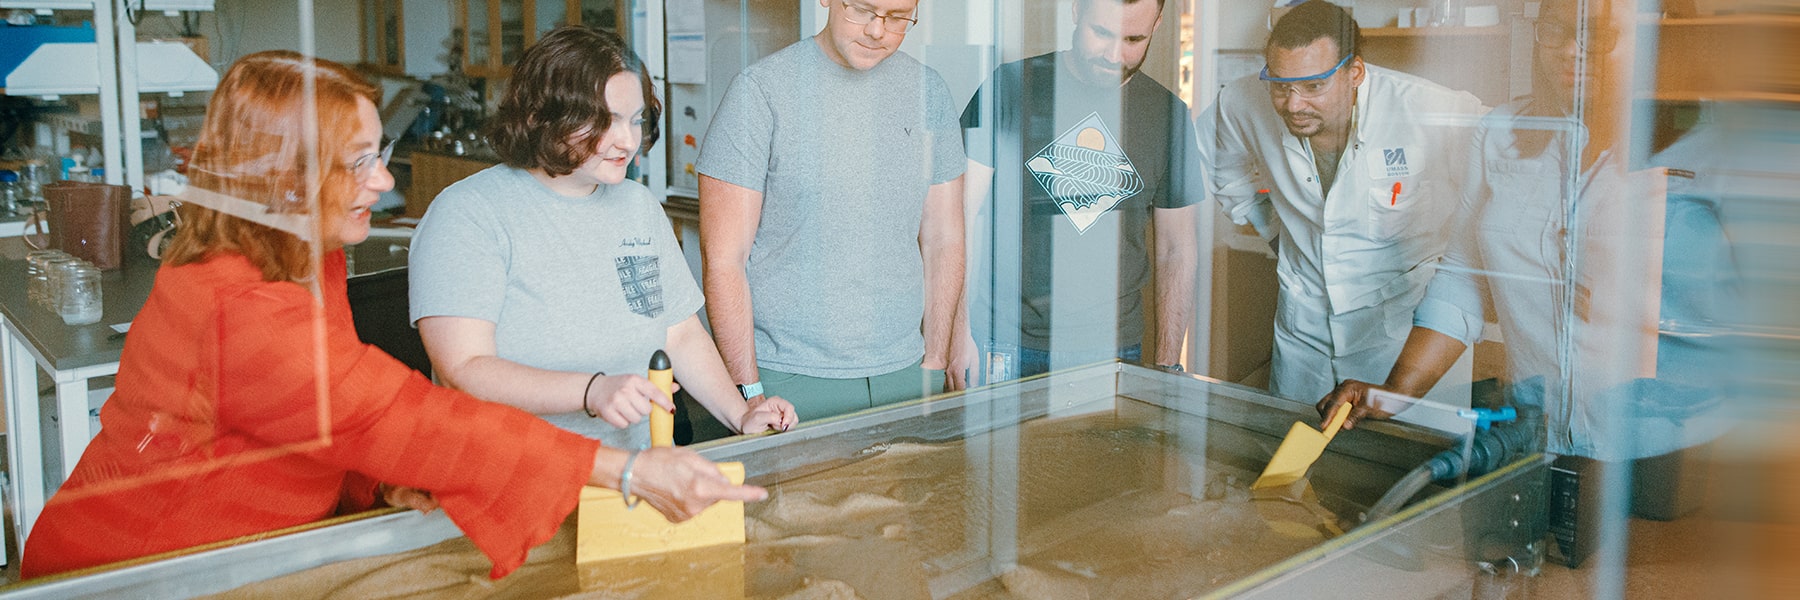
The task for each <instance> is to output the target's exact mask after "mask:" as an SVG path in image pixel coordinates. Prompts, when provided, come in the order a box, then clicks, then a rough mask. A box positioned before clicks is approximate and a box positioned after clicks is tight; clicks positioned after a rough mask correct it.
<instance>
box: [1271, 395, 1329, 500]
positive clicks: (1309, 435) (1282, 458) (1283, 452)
mask: <svg viewBox="0 0 1800 600" xmlns="http://www.w3.org/2000/svg"><path fill="white" fill-rule="evenodd" d="M1349 416H1350V403H1349V402H1345V403H1343V404H1339V405H1338V408H1337V412H1334V413H1331V420H1330V421H1328V422H1326V423H1325V430H1324V431H1314V430H1313V428H1312V426H1310V425H1307V424H1306V423H1303V422H1299V421H1295V422H1294V426H1293V427H1292V428H1289V429H1288V434H1287V438H1286V439H1283V440H1281V446H1279V447H1277V448H1275V456H1273V457H1271V458H1269V466H1268V467H1265V468H1264V469H1263V472H1262V476H1261V477H1257V478H1256V483H1253V484H1250V489H1253V490H1257V489H1262V488H1271V487H1281V486H1285V485H1288V484H1291V483H1293V482H1295V481H1299V480H1300V478H1301V477H1305V476H1306V470H1307V469H1311V468H1312V464H1313V462H1315V461H1317V460H1319V455H1321V454H1324V453H1325V444H1327V443H1330V442H1331V438H1332V437H1335V436H1336V435H1337V432H1338V428H1340V427H1343V426H1344V419H1345V418H1348V417H1349Z"/></svg>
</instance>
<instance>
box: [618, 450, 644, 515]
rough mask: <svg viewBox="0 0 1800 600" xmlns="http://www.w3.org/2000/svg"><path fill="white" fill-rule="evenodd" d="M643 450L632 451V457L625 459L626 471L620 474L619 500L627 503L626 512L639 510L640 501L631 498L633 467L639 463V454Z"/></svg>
mask: <svg viewBox="0 0 1800 600" xmlns="http://www.w3.org/2000/svg"><path fill="white" fill-rule="evenodd" d="M639 452H643V450H632V451H631V456H630V457H629V458H626V459H625V471H624V472H622V473H619V498H620V499H623V500H624V501H625V510H631V509H634V508H637V505H638V500H637V499H636V498H632V497H631V465H633V464H635V463H637V457H638V453H639Z"/></svg>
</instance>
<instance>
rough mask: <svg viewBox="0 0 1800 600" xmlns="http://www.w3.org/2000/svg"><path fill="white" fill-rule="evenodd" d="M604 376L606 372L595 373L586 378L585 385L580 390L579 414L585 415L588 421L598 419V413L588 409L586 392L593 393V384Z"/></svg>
mask: <svg viewBox="0 0 1800 600" xmlns="http://www.w3.org/2000/svg"><path fill="white" fill-rule="evenodd" d="M604 376H606V371H595V372H594V376H593V377H589V378H588V382H587V385H586V386H585V387H582V388H581V412H584V413H587V416H588V418H590V419H598V418H600V413H597V412H594V409H592V408H588V392H591V391H594V382H596V381H599V380H600V378H601V377H604Z"/></svg>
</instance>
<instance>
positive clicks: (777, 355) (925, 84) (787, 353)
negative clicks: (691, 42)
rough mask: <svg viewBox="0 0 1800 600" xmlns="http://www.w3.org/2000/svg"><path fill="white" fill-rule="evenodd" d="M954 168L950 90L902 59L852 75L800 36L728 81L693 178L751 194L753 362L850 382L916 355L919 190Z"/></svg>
mask: <svg viewBox="0 0 1800 600" xmlns="http://www.w3.org/2000/svg"><path fill="white" fill-rule="evenodd" d="M965 166H966V162H965V160H964V158H963V151H962V136H961V130H960V128H959V126H958V125H957V121H956V107H955V106H954V105H953V104H952V102H951V100H950V89H949V87H948V86H946V85H945V84H944V80H943V78H942V77H940V76H939V75H938V74H937V72H936V71H933V70H932V69H931V68H930V67H926V66H925V65H923V64H920V63H919V62H918V61H917V60H914V59H913V58H912V57H910V56H907V55H906V54H903V53H896V54H894V55H893V56H891V57H889V58H888V59H887V60H885V61H882V62H881V64H879V65H876V67H875V68H873V69H870V70H868V71H857V70H854V69H850V68H846V67H842V66H839V65H838V64H837V63H834V62H831V60H830V59H828V58H826V57H825V55H824V53H823V52H821V51H820V50H819V47H818V45H817V43H816V42H814V41H813V40H812V39H811V38H807V39H803V40H801V41H800V42H798V43H795V44H793V45H791V46H788V47H787V48H784V49H782V50H780V51H778V52H776V53H774V54H772V55H769V56H768V57H767V58H764V59H762V60H760V61H757V63H756V64H753V65H750V67H749V68H748V69H745V70H744V72H743V73H742V74H740V75H738V77H737V79H736V80H734V81H732V83H731V87H730V88H729V89H727V90H726V92H725V99H724V101H723V102H721V103H720V105H719V110H718V111H717V113H715V115H714V117H713V120H712V125H711V128H710V129H708V130H707V132H706V142H705V143H704V144H702V146H701V148H700V160H699V162H698V170H699V171H700V173H701V174H703V175H707V176H709V177H713V178H715V179H718V180H720V181H724V182H726V183H730V184H733V185H737V186H740V187H744V188H748V189H750V190H754V191H758V192H762V194H763V205H762V222H761V223H760V224H759V226H758V227H757V230H756V240H755V242H754V243H753V244H752V246H751V248H750V258H749V263H748V265H747V272H748V273H747V274H748V277H749V280H750V298H751V305H752V306H753V307H754V313H755V314H754V318H755V322H756V325H755V331H756V357H757V362H758V365H759V366H762V367H766V368H770V369H774V370H777V371H785V372H790V373H798V374H802V375H809V376H813V377H828V378H852V377H868V376H871V375H879V374H883V373H889V372H892V371H895V370H898V369H901V368H903V367H907V366H910V365H912V363H913V362H915V361H917V360H919V358H920V357H921V356H924V354H925V340H924V337H923V336H921V335H920V333H919V327H920V320H921V319H922V318H923V316H924V306H925V301H924V281H925V280H924V269H923V265H922V260H921V257H920V255H919V240H918V238H919V222H920V219H921V217H922V215H923V214H924V208H925V193H926V191H927V189H928V188H929V187H930V186H931V185H934V184H938V183H943V182H947V181H950V180H953V179H956V178H957V177H958V176H960V175H962V172H963V169H964V167H965ZM705 209H706V207H705V206H704V203H703V204H702V206H701V210H705Z"/></svg>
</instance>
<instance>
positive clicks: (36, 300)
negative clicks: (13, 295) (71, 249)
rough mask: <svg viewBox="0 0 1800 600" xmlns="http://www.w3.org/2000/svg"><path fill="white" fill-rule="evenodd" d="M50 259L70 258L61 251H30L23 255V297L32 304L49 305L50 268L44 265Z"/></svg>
mask: <svg viewBox="0 0 1800 600" xmlns="http://www.w3.org/2000/svg"><path fill="white" fill-rule="evenodd" d="M52 258H71V257H70V256H69V254H68V253H67V252H63V251H61V250H32V251H31V253H29V254H26V255H25V277H26V279H25V296H26V297H27V298H30V299H31V303H32V304H36V305H38V306H49V305H50V300H49V295H48V294H49V290H50V268H49V267H48V266H47V265H46V263H47V262H48V261H49V260H50V259H52Z"/></svg>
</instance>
